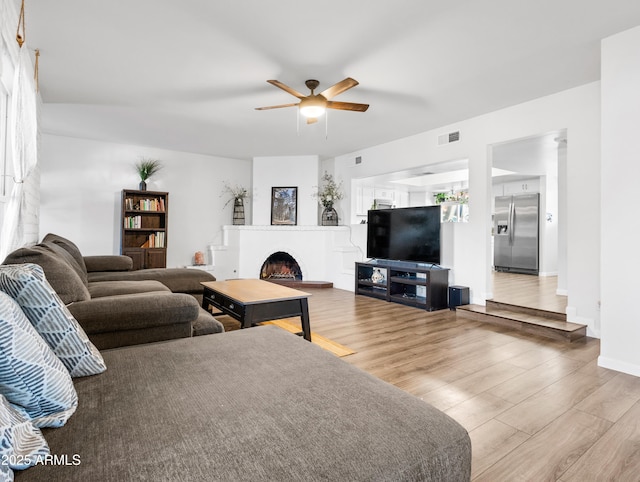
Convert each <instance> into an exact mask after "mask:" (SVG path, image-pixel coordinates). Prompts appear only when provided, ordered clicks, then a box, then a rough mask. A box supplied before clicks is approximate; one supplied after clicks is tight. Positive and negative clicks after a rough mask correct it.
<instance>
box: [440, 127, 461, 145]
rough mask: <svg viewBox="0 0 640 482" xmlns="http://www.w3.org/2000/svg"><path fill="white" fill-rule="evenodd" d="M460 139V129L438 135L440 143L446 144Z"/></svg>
mask: <svg viewBox="0 0 640 482" xmlns="http://www.w3.org/2000/svg"><path fill="white" fill-rule="evenodd" d="M459 140H460V131H455V132H449V133H448V134H442V135H439V136H438V145H439V146H444V145H445V144H451V143H452V142H458V141H459Z"/></svg>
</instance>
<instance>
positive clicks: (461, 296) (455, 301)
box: [449, 285, 469, 310]
mask: <svg viewBox="0 0 640 482" xmlns="http://www.w3.org/2000/svg"><path fill="white" fill-rule="evenodd" d="M468 304H469V287H467V286H455V285H454V286H449V309H450V310H455V309H456V306H460V305H468Z"/></svg>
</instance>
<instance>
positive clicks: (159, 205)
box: [140, 198, 165, 212]
mask: <svg viewBox="0 0 640 482" xmlns="http://www.w3.org/2000/svg"><path fill="white" fill-rule="evenodd" d="M164 210H165V204H164V198H153V199H140V211H156V212H164Z"/></svg>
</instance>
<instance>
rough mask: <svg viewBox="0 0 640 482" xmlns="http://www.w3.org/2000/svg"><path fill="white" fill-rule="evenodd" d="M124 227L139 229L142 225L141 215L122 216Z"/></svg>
mask: <svg viewBox="0 0 640 482" xmlns="http://www.w3.org/2000/svg"><path fill="white" fill-rule="evenodd" d="M124 227H125V229H140V228H141V227H142V216H126V217H125V218H124Z"/></svg>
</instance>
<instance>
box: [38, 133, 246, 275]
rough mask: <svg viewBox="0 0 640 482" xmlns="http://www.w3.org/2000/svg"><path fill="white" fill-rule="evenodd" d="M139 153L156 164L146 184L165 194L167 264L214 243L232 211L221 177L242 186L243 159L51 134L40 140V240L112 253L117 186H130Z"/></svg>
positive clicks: (187, 259) (185, 261)
mask: <svg viewBox="0 0 640 482" xmlns="http://www.w3.org/2000/svg"><path fill="white" fill-rule="evenodd" d="M141 157H148V158H153V159H158V160H160V162H161V163H162V165H163V166H164V167H163V169H162V170H161V171H160V172H159V173H158V174H157V175H156V176H154V177H153V178H151V179H150V181H149V182H148V189H149V190H157V191H168V192H169V226H168V229H169V231H168V234H167V245H168V246H167V266H170V267H172V266H184V265H189V264H192V262H193V259H192V258H193V255H194V253H195V252H196V251H202V252H206V251H207V245H208V244H210V243H215V242H218V243H219V242H220V236H221V226H222V225H224V224H231V222H232V210H233V203H229V204H228V205H227V206H226V207H223V206H224V204H225V203H226V202H227V198H226V197H224V196H221V191H222V189H223V182H224V181H227V182H228V183H230V184H232V185H234V184H239V185H243V186H246V187H247V188H248V189H250V187H251V162H250V161H244V160H236V159H228V158H220V157H213V156H206V155H200V154H191V153H185V152H177V151H169V150H164V149H156V148H151V147H142V146H134V145H125V144H113V143H108V142H98V141H93V140H88V139H77V138H71V137H61V136H54V135H43V136H42V142H41V153H40V162H41V207H40V234H41V237H42V236H44V235H45V234H46V233H48V232H53V233H56V234H60V235H61V236H65V237H68V238H69V239H71V240H72V241H74V242H75V243H76V244H77V245H78V247H79V248H80V250H81V251H82V252H83V253H84V254H87V255H92V254H118V253H119V249H120V203H121V191H122V189H137V188H138V183H139V178H138V176H137V173H136V172H135V170H134V167H133V166H134V164H135V163H136V162H137V161H138V160H139V159H140V158H141ZM247 215H248V216H250V212H248V213H247Z"/></svg>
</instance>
